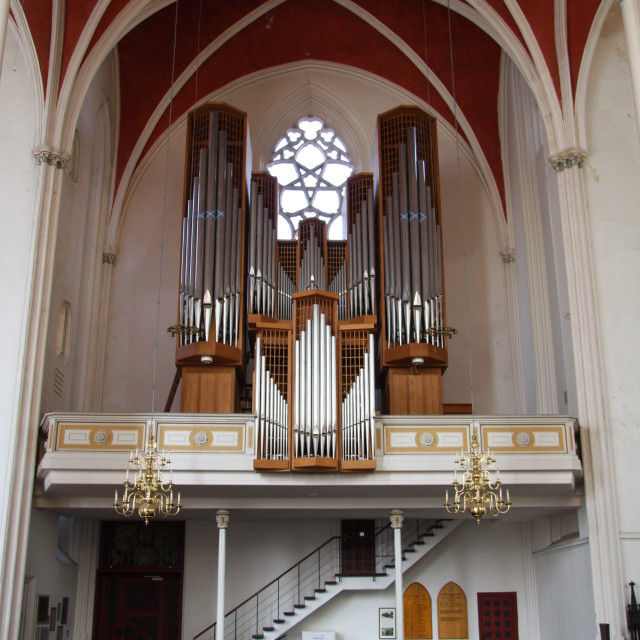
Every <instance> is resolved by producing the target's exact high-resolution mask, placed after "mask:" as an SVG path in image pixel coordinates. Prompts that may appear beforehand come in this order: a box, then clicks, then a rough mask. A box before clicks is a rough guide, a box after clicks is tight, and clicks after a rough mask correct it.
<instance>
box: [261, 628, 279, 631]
mask: <svg viewBox="0 0 640 640" xmlns="http://www.w3.org/2000/svg"><path fill="white" fill-rule="evenodd" d="M275 629H276V628H275V627H262V630H263V631H267V632H269V631H275Z"/></svg>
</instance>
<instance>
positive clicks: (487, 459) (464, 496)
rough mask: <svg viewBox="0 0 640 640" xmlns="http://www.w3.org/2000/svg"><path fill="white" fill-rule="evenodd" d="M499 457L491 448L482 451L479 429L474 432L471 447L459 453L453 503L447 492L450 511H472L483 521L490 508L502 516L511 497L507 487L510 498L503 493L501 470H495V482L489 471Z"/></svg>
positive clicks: (447, 503)
mask: <svg viewBox="0 0 640 640" xmlns="http://www.w3.org/2000/svg"><path fill="white" fill-rule="evenodd" d="M495 464H496V460H495V457H494V455H493V454H492V452H491V450H490V449H487V452H486V453H484V454H481V453H480V445H479V442H478V436H477V433H476V429H475V428H474V429H473V431H472V435H471V450H470V451H469V452H468V453H466V454H465V452H464V451H460V454H456V460H455V469H454V472H453V489H454V497H453V504H451V503H450V502H449V491H448V490H447V491H446V492H445V502H444V507H445V508H446V510H447V511H448V512H449V513H459V514H462V513H464V512H465V511H466V510H467V508H469V513H470V514H471V516H472V517H474V518H475V519H476V522H477V523H478V524H480V520H481V519H482V518H483V517H484V516H485V515H486V513H487V511H488V512H489V513H490V514H491V515H493V516H498V515H503V514H505V513H507V512H508V511H509V509H510V508H511V499H510V496H509V490H508V489H507V492H506V493H507V499H506V500H505V499H504V498H503V495H502V484H501V482H500V470H499V469H496V480H495V484H494V483H492V482H491V473H490V470H491V469H493V468H495ZM458 469H463V470H464V474H463V477H462V484H459V483H458V473H457V472H458Z"/></svg>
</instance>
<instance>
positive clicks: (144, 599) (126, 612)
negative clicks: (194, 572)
mask: <svg viewBox="0 0 640 640" xmlns="http://www.w3.org/2000/svg"><path fill="white" fill-rule="evenodd" d="M181 592H182V578H181V576H180V575H177V574H175V573H165V574H161V573H153V574H149V573H145V574H141V573H140V572H125V573H106V572H100V573H99V574H98V591H97V594H96V596H97V597H96V605H97V606H96V611H95V619H94V635H93V637H94V640H177V639H179V638H180V635H181V626H182V624H181V608H182V603H181Z"/></svg>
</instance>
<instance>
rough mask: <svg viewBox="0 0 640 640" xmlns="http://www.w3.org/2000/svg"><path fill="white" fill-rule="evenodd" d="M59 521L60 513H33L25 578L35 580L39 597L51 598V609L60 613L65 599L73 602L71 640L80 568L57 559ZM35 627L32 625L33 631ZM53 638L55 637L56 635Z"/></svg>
mask: <svg viewBox="0 0 640 640" xmlns="http://www.w3.org/2000/svg"><path fill="white" fill-rule="evenodd" d="M58 520H59V516H58V514H56V513H53V512H50V511H43V510H40V509H33V510H32V513H31V521H30V524H29V550H28V554H27V561H26V565H25V576H26V577H28V578H29V577H34V578H35V581H36V588H35V592H36V596H40V595H45V596H49V609H51V608H52V607H56V611H57V607H58V603H59V602H60V603H61V602H62V598H63V597H64V598H69V609H68V618H67V620H68V622H67V627H66V629H69V635H68V637H69V638H73V637H74V636H73V620H74V615H75V607H76V585H77V581H78V567H77V565H76V564H75V563H72V562H68V563H65V562H61V561H60V560H58V559H56V549H57V547H58ZM33 626H34V625H33V624H32V625H31V628H32V629H33ZM57 626H58V625H56V627H57ZM66 629H65V631H66ZM51 635H52V636H53V633H52V634H51ZM27 637H28V638H30V637H32V636H27Z"/></svg>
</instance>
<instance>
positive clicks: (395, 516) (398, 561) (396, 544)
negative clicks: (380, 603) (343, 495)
mask: <svg viewBox="0 0 640 640" xmlns="http://www.w3.org/2000/svg"><path fill="white" fill-rule="evenodd" d="M389 519H390V520H391V527H392V529H393V550H394V555H395V566H396V638H397V639H398V640H404V610H403V605H402V598H403V595H404V588H403V586H402V521H403V520H404V516H403V515H402V511H400V509H394V510H393V511H392V512H391V515H390V516H389Z"/></svg>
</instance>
